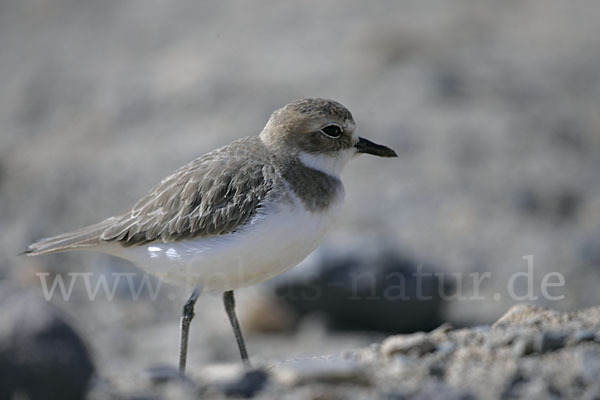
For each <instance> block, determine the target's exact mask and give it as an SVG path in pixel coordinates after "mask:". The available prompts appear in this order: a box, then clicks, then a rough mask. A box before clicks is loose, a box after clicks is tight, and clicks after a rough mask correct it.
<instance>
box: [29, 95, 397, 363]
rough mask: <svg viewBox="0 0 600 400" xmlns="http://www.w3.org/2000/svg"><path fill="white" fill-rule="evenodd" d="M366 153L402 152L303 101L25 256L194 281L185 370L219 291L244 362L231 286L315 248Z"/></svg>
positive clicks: (183, 347) (337, 107) (337, 110)
mask: <svg viewBox="0 0 600 400" xmlns="http://www.w3.org/2000/svg"><path fill="white" fill-rule="evenodd" d="M361 153H368V154H373V155H376V156H380V157H396V153H395V152H394V151H393V150H392V149H390V148H388V147H385V146H381V145H378V144H375V143H373V142H371V141H369V140H366V139H364V138H361V137H358V136H357V135H356V132H355V123H354V119H353V118H352V114H351V113H350V111H348V109H346V108H345V107H344V106H342V105H341V104H340V103H337V102H335V101H332V100H325V99H318V98H317V99H304V100H300V101H297V102H295V103H291V104H288V105H286V106H285V107H283V108H280V109H279V110H276V111H275V112H274V113H273V114H272V115H271V117H270V118H269V120H268V122H267V124H266V126H265V127H264V129H263V130H262V132H261V133H260V134H259V135H258V136H250V137H245V138H242V139H238V140H236V141H234V142H232V143H230V144H228V145H226V146H224V147H221V148H219V149H217V150H214V151H212V152H210V153H208V154H206V155H204V156H201V157H199V158H197V159H195V160H193V161H192V162H190V163H189V164H187V165H185V166H183V167H181V168H179V169H178V170H177V171H176V172H175V173H174V174H172V175H170V176H168V177H166V178H165V179H163V180H162V181H161V182H160V183H159V184H158V185H156V186H155V187H154V188H153V189H152V190H150V192H149V193H148V194H147V195H146V196H144V197H142V198H141V199H140V200H139V201H138V202H137V203H136V204H135V205H134V206H133V207H131V208H130V209H129V210H127V211H125V212H124V213H122V214H120V215H117V216H113V217H110V218H108V219H106V220H104V221H102V222H100V223H98V224H96V225H91V226H88V227H86V228H82V229H79V230H76V231H73V232H69V233H65V234H62V235H59V236H55V237H51V238H47V239H43V240H40V241H38V242H35V243H33V244H31V245H30V246H29V247H28V248H27V250H26V254H28V255H40V254H47V253H55V252H61V251H70V250H92V251H98V252H103V253H108V254H111V255H114V256H117V257H121V258H124V259H126V260H129V261H131V262H133V263H134V264H136V265H137V266H139V267H140V268H142V269H143V270H144V271H146V272H149V273H153V274H156V275H158V276H159V277H161V278H164V279H165V280H167V281H169V282H171V283H174V284H178V285H190V283H191V284H193V286H194V287H195V289H194V290H193V293H192V295H191V296H190V298H189V300H188V301H187V302H186V303H185V306H184V307H183V314H182V318H181V342H180V352H179V367H180V369H181V371H182V372H183V371H184V370H185V364H186V356H187V341H188V333H189V325H190V322H191V320H192V318H193V317H194V305H195V303H196V300H197V298H198V296H199V294H200V292H201V290H202V289H206V290H209V291H219V292H223V302H224V306H225V310H226V312H227V315H228V317H229V320H230V323H231V326H232V328H233V331H234V334H235V337H236V340H237V344H238V347H239V351H240V354H241V357H242V360H243V361H244V362H245V363H248V353H247V351H246V346H245V343H244V339H243V337H242V332H241V330H240V327H239V324H238V321H237V317H236V314H235V301H234V296H233V291H234V290H235V289H238V288H242V287H247V286H250V285H254V284H256V283H258V282H261V281H264V280H267V279H269V278H272V277H273V276H275V275H277V274H280V273H282V272H284V271H286V270H288V269H290V268H292V267H293V266H295V265H296V264H298V263H299V262H300V261H302V260H303V259H304V258H305V257H306V256H307V255H309V254H310V253H311V252H312V251H313V250H314V249H315V248H316V247H317V246H318V244H319V242H320V241H321V239H322V238H323V236H324V234H325V232H326V230H327V229H328V228H329V227H330V225H331V224H332V222H333V221H334V219H335V218H336V217H337V216H338V214H339V212H340V208H341V205H342V202H343V199H344V186H343V184H342V181H341V180H340V173H341V172H342V169H343V167H344V166H345V165H346V163H347V162H348V161H349V160H350V159H351V158H353V157H354V156H356V155H357V154H361Z"/></svg>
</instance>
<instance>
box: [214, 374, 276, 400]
mask: <svg viewBox="0 0 600 400" xmlns="http://www.w3.org/2000/svg"><path fill="white" fill-rule="evenodd" d="M268 381H269V375H268V374H267V373H266V372H265V371H263V370H262V369H253V370H249V371H244V372H243V373H242V374H241V375H240V376H238V377H236V378H235V379H233V380H230V381H226V382H222V383H221V384H220V385H219V387H220V389H221V391H222V392H223V393H224V394H225V395H226V396H233V397H245V398H249V397H252V396H254V395H255V394H256V393H258V392H260V391H261V390H262V389H263V388H264V387H265V385H266V384H267V382H268Z"/></svg>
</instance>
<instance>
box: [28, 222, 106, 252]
mask: <svg viewBox="0 0 600 400" xmlns="http://www.w3.org/2000/svg"><path fill="white" fill-rule="evenodd" d="M114 222H115V218H114V217H113V218H109V219H106V220H104V221H102V222H100V223H98V224H95V225H90V226H87V227H85V228H81V229H78V230H76V231H72V232H67V233H63V234H62V235H58V236H53V237H49V238H46V239H42V240H39V241H37V242H35V243H32V244H30V245H29V246H28V247H27V249H26V250H25V251H24V252H23V253H22V254H27V255H29V256H37V255H40V254H50V253H58V252H61V251H68V250H78V249H80V248H85V247H91V246H95V245H98V244H100V242H101V234H102V232H104V231H105V230H106V228H108V227H109V226H110V225H111V224H113V223H114Z"/></svg>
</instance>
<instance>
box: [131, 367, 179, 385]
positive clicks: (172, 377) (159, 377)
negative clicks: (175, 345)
mask: <svg viewBox="0 0 600 400" xmlns="http://www.w3.org/2000/svg"><path fill="white" fill-rule="evenodd" d="M141 376H142V377H143V378H146V379H147V380H148V381H150V382H151V383H153V384H162V383H167V382H172V381H181V380H184V379H185V375H182V374H181V372H180V371H179V369H178V368H175V367H172V366H170V365H156V366H152V367H149V368H146V369H145V370H144V371H142V373H141Z"/></svg>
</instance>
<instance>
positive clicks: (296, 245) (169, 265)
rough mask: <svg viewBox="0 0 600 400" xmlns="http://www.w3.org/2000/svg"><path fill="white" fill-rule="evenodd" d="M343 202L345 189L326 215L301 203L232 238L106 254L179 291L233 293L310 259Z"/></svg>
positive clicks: (276, 210)
mask: <svg viewBox="0 0 600 400" xmlns="http://www.w3.org/2000/svg"><path fill="white" fill-rule="evenodd" d="M343 197H344V196H343V189H342V191H341V193H340V194H339V196H338V198H337V200H336V201H335V204H332V205H331V206H330V207H328V208H327V209H326V210H324V211H322V212H310V211H307V210H306V209H305V208H304V207H303V205H302V203H301V202H300V201H299V200H298V199H295V201H294V204H290V203H287V204H279V205H275V204H271V205H270V206H269V205H267V206H266V207H264V208H263V209H264V212H261V213H259V214H257V215H256V217H254V219H253V220H252V221H251V222H250V223H249V224H247V225H246V226H245V227H244V228H242V229H240V230H239V231H236V232H234V233H231V234H226V235H219V236H214V237H210V238H198V239H192V240H187V241H181V242H173V243H162V242H154V243H149V244H146V245H142V246H135V247H122V246H120V245H117V244H113V245H111V246H108V247H106V248H105V251H106V252H107V253H110V254H113V255H115V256H118V257H121V258H125V259H127V260H129V261H131V262H133V263H134V264H136V265H138V266H139V267H140V268H142V269H144V270H145V271H146V272H149V273H151V274H154V275H156V276H158V277H160V278H164V279H165V280H166V281H168V282H171V283H174V284H177V285H182V286H183V285H185V286H186V287H193V286H195V285H197V284H200V285H202V286H203V287H204V288H205V289H206V290H213V291H221V290H223V291H224V290H233V289H237V288H240V287H246V286H250V285H253V284H255V283H258V282H261V281H264V280H267V279H269V278H272V277H273V276H275V275H277V274H280V273H282V272H284V271H287V270H288V269H290V268H292V267H294V266H295V265H296V264H298V263H299V262H300V261H302V260H303V259H304V258H305V257H306V256H308V255H309V254H310V253H311V252H312V251H313V250H314V249H315V248H316V247H317V246H318V245H319V242H320V241H321V239H322V238H323V235H324V234H325V232H326V231H327V229H328V228H329V227H330V226H331V224H332V222H333V220H334V219H335V218H336V216H337V215H338V214H339V211H340V209H341V205H342V203H343Z"/></svg>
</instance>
